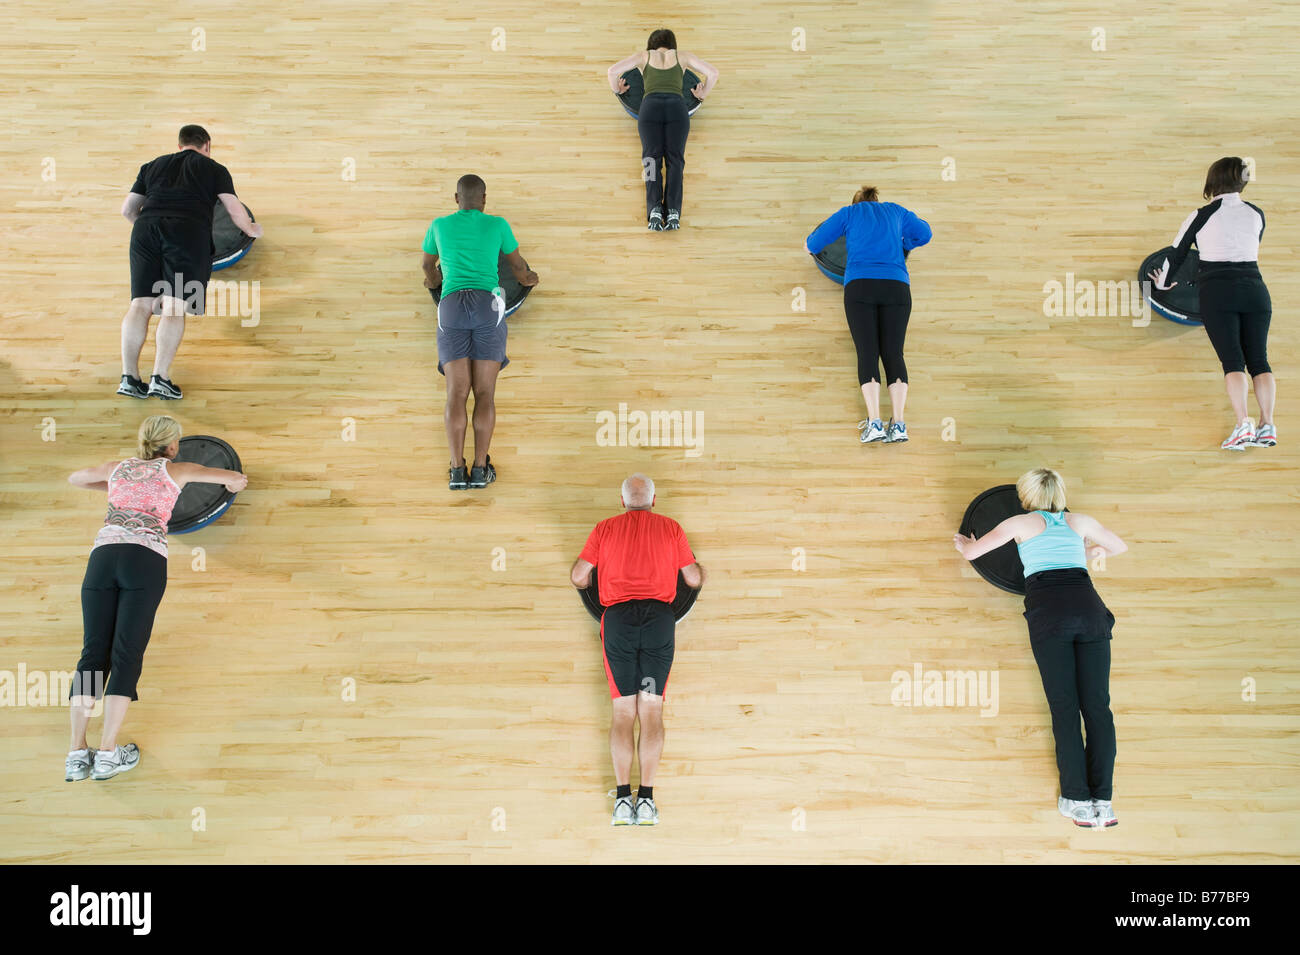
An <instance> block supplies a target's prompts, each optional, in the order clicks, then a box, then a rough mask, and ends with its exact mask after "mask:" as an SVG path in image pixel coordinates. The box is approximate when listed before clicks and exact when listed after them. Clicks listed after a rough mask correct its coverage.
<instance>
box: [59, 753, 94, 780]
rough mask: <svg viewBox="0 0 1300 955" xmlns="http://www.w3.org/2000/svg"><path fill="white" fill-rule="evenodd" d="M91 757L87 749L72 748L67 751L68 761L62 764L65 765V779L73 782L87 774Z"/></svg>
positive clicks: (88, 773)
mask: <svg viewBox="0 0 1300 955" xmlns="http://www.w3.org/2000/svg"><path fill="white" fill-rule="evenodd" d="M92 759H93V757H92V756H91V755H90V750H88V749H74V750H72V751H71V752H70V753H68V761H67V763H65V764H64V765H65V766H66V767H67V772H66V773H65V774H64V776H65V778H66V779H67V781H68V782H70V783H75V782H76V781H77V780H79V779H85V778H86V777H87V776H89V775H90V763H91V761H92Z"/></svg>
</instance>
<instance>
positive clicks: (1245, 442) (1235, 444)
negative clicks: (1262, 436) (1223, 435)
mask: <svg viewBox="0 0 1300 955" xmlns="http://www.w3.org/2000/svg"><path fill="white" fill-rule="evenodd" d="M1254 443H1255V422H1253V421H1251V420H1250V419H1249V418H1247V419H1246V420H1245V421H1243V422H1242V423H1241V424H1239V425H1237V427H1235V428H1233V429H1232V434H1230V435H1228V440H1227V441H1225V442H1223V444H1222V445H1221V447H1222V448H1223V450H1225V451H1245V450H1246V449H1247V448H1249V447H1250V446H1251V445H1253V444H1254Z"/></svg>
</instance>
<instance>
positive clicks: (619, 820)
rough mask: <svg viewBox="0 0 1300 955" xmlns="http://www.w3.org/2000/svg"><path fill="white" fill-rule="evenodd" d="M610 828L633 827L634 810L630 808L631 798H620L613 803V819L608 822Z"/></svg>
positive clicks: (634, 819)
mask: <svg viewBox="0 0 1300 955" xmlns="http://www.w3.org/2000/svg"><path fill="white" fill-rule="evenodd" d="M609 824H610V825H611V826H634V825H636V810H635V809H633V808H632V797H631V796H620V797H618V801H617V802H615V803H614V818H613V819H611V820H610V821H609Z"/></svg>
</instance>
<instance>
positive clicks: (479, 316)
mask: <svg viewBox="0 0 1300 955" xmlns="http://www.w3.org/2000/svg"><path fill="white" fill-rule="evenodd" d="M461 358H469V359H471V360H473V361H499V362H501V367H502V368H504V367H505V366H506V365H508V364H510V359H509V358H507V357H506V320H505V302H504V301H501V300H499V299H498V298H497V297H496V296H495V295H493V294H492V293H491V292H488V291H485V290H484V289H461V290H460V291H459V292H452V293H451V294H450V295H444V296H443V297H442V301H440V302H439V303H438V371H439V373H440V374H444V375H445V374H446V372H445V371H443V370H442V366H443V365H445V364H446V363H447V362H449V361H456V360H458V359H461Z"/></svg>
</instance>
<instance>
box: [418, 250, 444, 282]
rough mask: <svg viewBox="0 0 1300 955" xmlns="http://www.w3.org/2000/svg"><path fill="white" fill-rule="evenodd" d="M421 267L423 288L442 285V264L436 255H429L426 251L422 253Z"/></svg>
mask: <svg viewBox="0 0 1300 955" xmlns="http://www.w3.org/2000/svg"><path fill="white" fill-rule="evenodd" d="M422 268H423V269H424V287H425V288H438V286H440V285H442V265H441V264H440V263H439V261H438V256H436V255H430V254H429V253H428V252H426V253H424V261H423V263H422Z"/></svg>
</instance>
